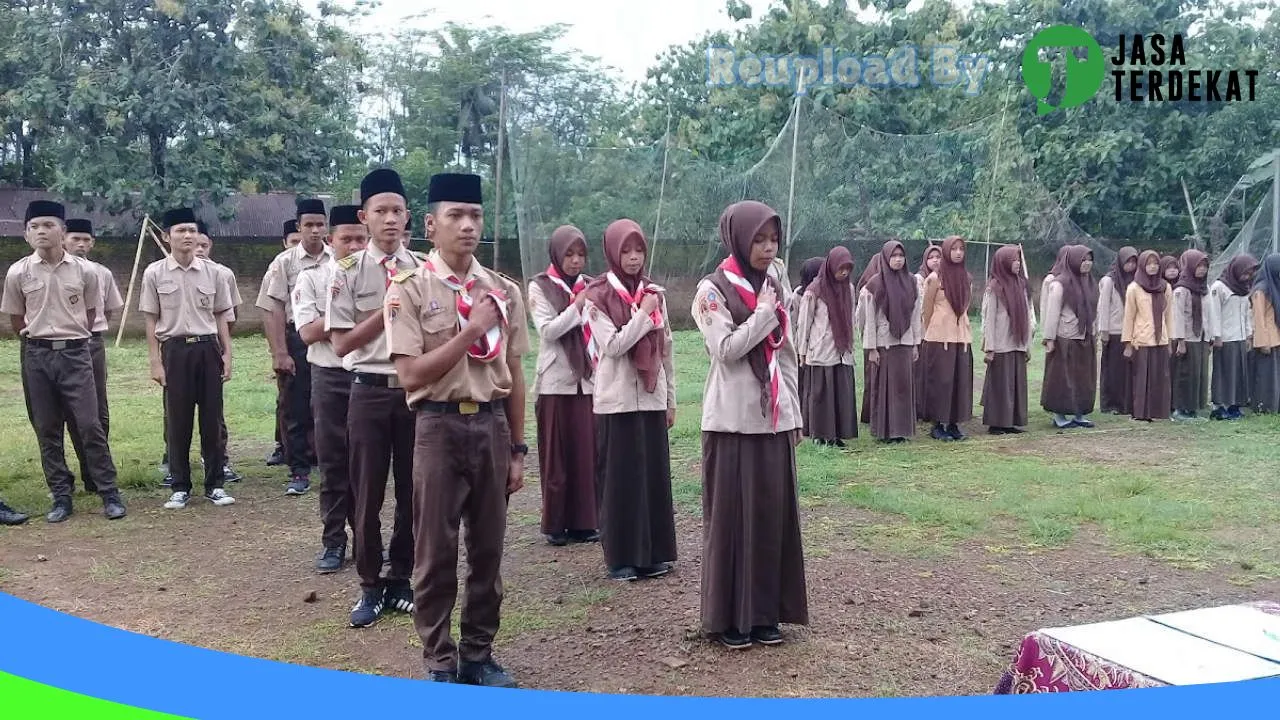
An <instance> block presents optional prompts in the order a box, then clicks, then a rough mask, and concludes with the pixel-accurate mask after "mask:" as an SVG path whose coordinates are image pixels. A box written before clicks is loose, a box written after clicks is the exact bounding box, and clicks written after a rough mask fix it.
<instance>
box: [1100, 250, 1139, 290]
mask: <svg viewBox="0 0 1280 720" xmlns="http://www.w3.org/2000/svg"><path fill="white" fill-rule="evenodd" d="M1137 259H1138V249H1137V248H1134V247H1130V246H1128V245H1126V246H1124V247H1122V248H1120V252H1118V253H1116V260H1115V262H1113V263H1112V264H1111V270H1110V271H1109V272H1108V273H1107V277H1109V278H1111V284H1112V285H1113V286H1114V287H1115V289H1116V292H1118V293H1120V297H1122V298H1123V297H1124V294H1125V293H1126V292H1128V291H1129V283H1131V282H1133V276H1134V274H1135V273H1136V272H1137V270H1134V272H1132V273H1127V272H1125V271H1124V264H1125V263H1127V262H1129V261H1130V260H1137Z"/></svg>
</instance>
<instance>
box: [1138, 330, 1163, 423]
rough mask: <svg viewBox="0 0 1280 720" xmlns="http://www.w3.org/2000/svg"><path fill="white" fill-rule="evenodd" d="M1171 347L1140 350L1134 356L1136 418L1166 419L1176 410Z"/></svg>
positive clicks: (1160, 346) (1159, 346) (1161, 346)
mask: <svg viewBox="0 0 1280 720" xmlns="http://www.w3.org/2000/svg"><path fill="white" fill-rule="evenodd" d="M1172 389H1173V383H1172V381H1171V379H1170V375H1169V346H1168V345H1157V346H1156V347H1144V348H1137V349H1136V350H1134V353H1133V417H1134V419H1135V420H1167V419H1169V415H1170V414H1171V411H1172V409H1173V397H1172Z"/></svg>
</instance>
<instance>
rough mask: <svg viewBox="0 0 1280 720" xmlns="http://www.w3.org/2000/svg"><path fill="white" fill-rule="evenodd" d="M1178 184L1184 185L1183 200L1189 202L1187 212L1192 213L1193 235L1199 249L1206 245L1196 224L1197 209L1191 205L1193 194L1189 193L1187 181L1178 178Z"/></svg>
mask: <svg viewBox="0 0 1280 720" xmlns="http://www.w3.org/2000/svg"><path fill="white" fill-rule="evenodd" d="M1178 182H1179V183H1182V198H1183V199H1184V200H1186V201H1187V212H1189V213H1191V234H1193V235H1195V238H1196V248H1197V249H1199V248H1200V247H1201V246H1203V245H1204V243H1203V241H1201V239H1200V226H1199V225H1197V224H1196V209H1195V206H1193V205H1192V204H1191V193H1189V192H1187V181H1186V180H1185V179H1183V178H1178Z"/></svg>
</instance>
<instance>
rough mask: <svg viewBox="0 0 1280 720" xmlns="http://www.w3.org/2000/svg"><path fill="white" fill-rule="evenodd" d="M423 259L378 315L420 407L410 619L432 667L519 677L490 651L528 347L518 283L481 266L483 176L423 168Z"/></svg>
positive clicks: (519, 452) (520, 443)
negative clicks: (462, 549) (461, 529)
mask: <svg viewBox="0 0 1280 720" xmlns="http://www.w3.org/2000/svg"><path fill="white" fill-rule="evenodd" d="M428 203H429V204H428V209H429V213H428V215H427V217H426V221H427V236H428V237H429V238H431V243H432V245H434V246H435V249H434V250H433V251H432V252H431V254H430V255H428V256H427V260H426V261H425V262H424V263H423V266H422V268H421V269H419V270H417V271H415V272H412V273H404V274H402V275H400V276H399V277H397V278H396V281H395V282H393V283H392V285H391V290H390V291H388V293H387V299H386V303H385V309H384V314H385V322H386V326H387V334H388V337H389V341H390V345H391V357H392V358H393V359H394V360H395V363H396V372H397V374H398V375H399V377H400V380H401V382H402V383H403V384H404V386H405V389H406V391H407V392H408V393H409V396H408V400H409V403H410V405H411V406H412V407H413V409H414V410H416V411H417V418H416V433H417V434H416V437H417V442H416V445H415V447H414V458H413V500H414V512H413V520H414V538H415V540H416V548H415V558H416V561H417V562H416V564H415V566H414V609H415V613H414V619H413V621H414V627H415V629H416V630H417V632H418V636H419V637H420V638H422V648H423V650H422V654H423V657H424V661H425V666H426V671H427V677H428V678H429V679H430V680H432V681H434V682H461V683H465V684H471V685H484V686H489V687H515V686H516V683H515V681H514V680H512V678H511V676H510V675H508V674H507V672H506V671H505V670H504V669H503V668H502V667H501V666H500V665H498V663H497V662H495V661H494V658H493V638H494V635H496V634H497V632H498V626H499V614H500V609H501V605H502V579H501V576H500V569H501V563H502V545H503V539H504V535H505V532H506V525H507V499H508V497H509V496H510V495H511V493H513V492H516V491H517V490H519V489H520V488H521V487H522V485H523V475H524V458H525V455H526V454H527V453H528V451H529V449H528V447H526V446H525V444H524V411H525V383H524V375H523V372H522V370H521V365H520V358H521V356H522V355H523V354H524V353H526V352H528V350H529V331H528V326H527V324H526V320H525V308H524V301H523V299H522V297H521V294H520V286H519V285H517V284H516V283H515V282H513V281H511V280H510V279H508V278H506V277H504V276H502V275H500V274H498V273H496V272H494V271H492V270H489V269H487V268H484V267H482V266H481V265H480V263H479V261H478V260H476V258H475V255H474V253H475V249H476V246H477V244H478V243H479V241H480V236H481V233H482V232H483V229H484V216H483V208H482V206H481V193H480V178H479V177H478V176H475V175H456V174H443V175H436V176H434V177H432V178H431V184H430V188H429V191H428ZM463 518H465V519H466V529H467V530H466V532H467V536H466V545H467V565H468V574H467V584H466V599H465V601H464V603H463V606H462V618H461V631H462V636H461V638H460V643H459V644H458V645H456V646H455V644H454V642H453V638H452V637H451V636H450V632H449V630H450V618H451V616H452V614H453V606H454V601H455V598H456V597H457V590H458V587H457V578H458V576H457V565H458V526H459V522H460V521H461V520H462V519H463Z"/></svg>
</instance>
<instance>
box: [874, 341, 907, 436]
mask: <svg viewBox="0 0 1280 720" xmlns="http://www.w3.org/2000/svg"><path fill="white" fill-rule="evenodd" d="M913 350H914V348H913V347H911V346H910V345H895V346H894V347H891V348H881V349H880V364H879V365H878V366H877V367H876V370H875V381H874V383H873V384H872V385H870V386H869V387H868V388H867V390H865V391H864V396H865V397H867V398H869V402H870V406H871V420H870V422H869V423H868V424H870V425H871V434H872V436H874V437H877V438H879V439H881V440H890V439H893V438H909V437H911V436H913V435H915V434H916V396H915V395H916V388H915V369H914V368H913V363H912V362H911V356H912V351H913Z"/></svg>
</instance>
